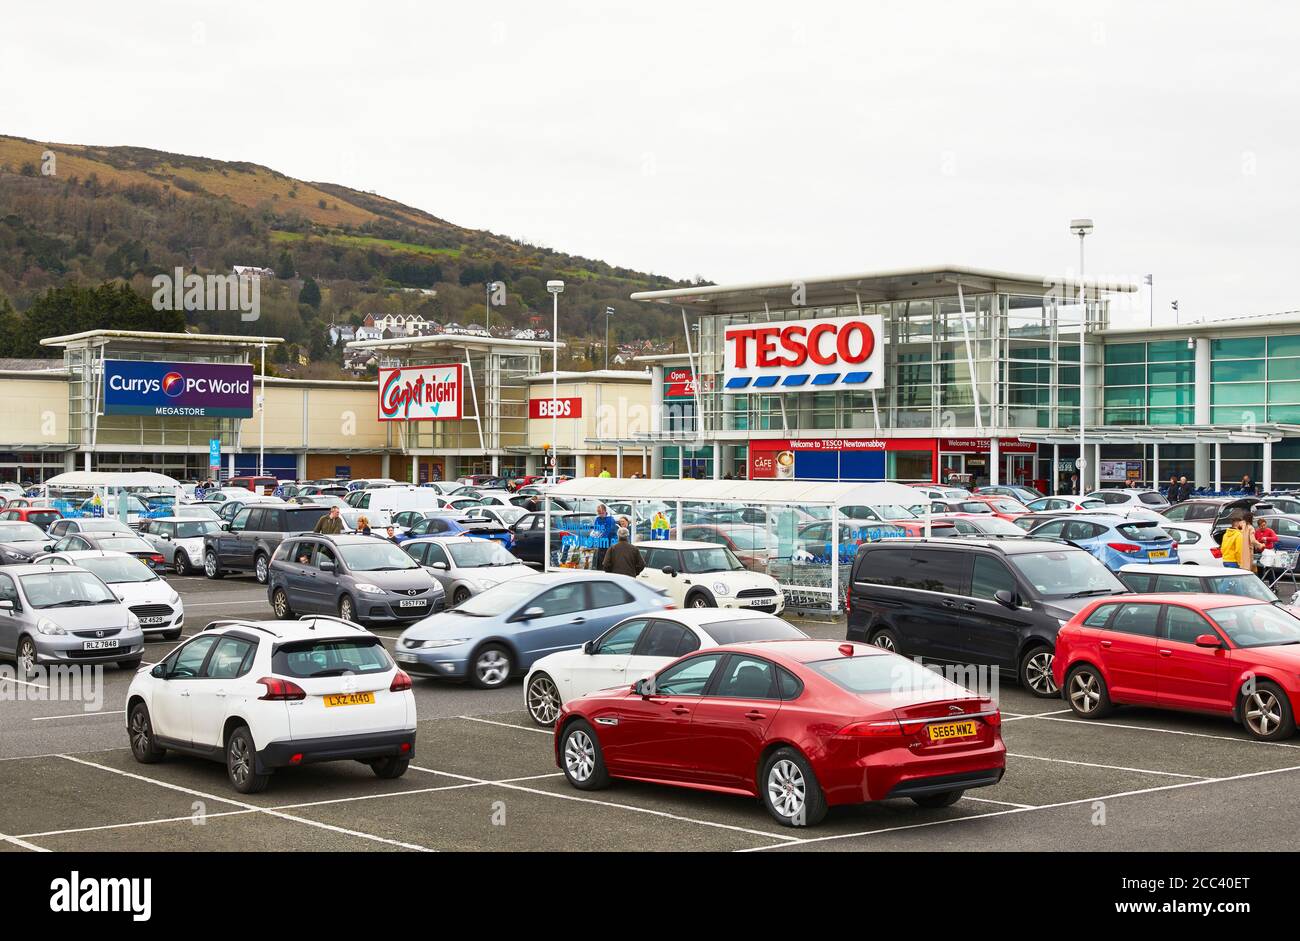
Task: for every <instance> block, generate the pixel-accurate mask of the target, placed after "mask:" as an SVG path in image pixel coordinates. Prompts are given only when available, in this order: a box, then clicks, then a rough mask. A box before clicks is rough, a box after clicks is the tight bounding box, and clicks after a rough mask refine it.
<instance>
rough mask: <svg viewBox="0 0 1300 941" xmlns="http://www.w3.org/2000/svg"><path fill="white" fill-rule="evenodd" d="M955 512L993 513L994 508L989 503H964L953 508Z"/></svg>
mask: <svg viewBox="0 0 1300 941" xmlns="http://www.w3.org/2000/svg"><path fill="white" fill-rule="evenodd" d="M952 509H953V512H956V513H992V512H993V507H991V506H989V505H988V504H987V503H975V502H963V503H957V504H955V505H954V506H953V508H952Z"/></svg>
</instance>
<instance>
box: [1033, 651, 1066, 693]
mask: <svg viewBox="0 0 1300 941" xmlns="http://www.w3.org/2000/svg"><path fill="white" fill-rule="evenodd" d="M1054 658H1055V654H1053V653H1052V651H1050V650H1047V649H1043V650H1039V651H1037V652H1036V653H1033V654H1030V656H1029V658H1028V659H1027V660H1026V661H1025V682H1027V683H1028V684H1029V688H1030V689H1032V690H1033V691H1034V692H1035V693H1037V694H1038V695H1039V696H1055V695H1056V693H1057V692H1058V689H1057V686H1056V680H1054V679H1052V660H1053V659H1054Z"/></svg>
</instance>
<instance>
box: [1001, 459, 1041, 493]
mask: <svg viewBox="0 0 1300 941" xmlns="http://www.w3.org/2000/svg"><path fill="white" fill-rule="evenodd" d="M1035 464H1036V459H1035V457H1034V455H1032V454H1008V455H1007V457H1006V477H1004V478H1003V481H1002V482H1003V483H1007V484H1020V485H1022V486H1025V487H1033V486H1036V485H1035V483H1034V479H1035Z"/></svg>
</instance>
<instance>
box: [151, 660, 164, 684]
mask: <svg viewBox="0 0 1300 941" xmlns="http://www.w3.org/2000/svg"><path fill="white" fill-rule="evenodd" d="M149 675H150V676H152V677H153V678H154V679H157V680H165V679H167V667H166V666H165V665H164V664H161V663H155V664H154V666H153V669H152V670H150V671H149Z"/></svg>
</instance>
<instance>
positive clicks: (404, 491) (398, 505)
mask: <svg viewBox="0 0 1300 941" xmlns="http://www.w3.org/2000/svg"><path fill="white" fill-rule="evenodd" d="M442 499H443V498H442V497H441V496H439V495H438V494H437V493H436V492H434V491H433V490H432V489H430V488H428V487H413V486H411V485H410V484H398V485H397V486H395V487H376V488H375V489H373V490H363V491H362V492H361V497H360V498H359V499H358V500H357V501H356V502H355V503H353V504H352V506H353V508H355V509H357V510H359V511H361V512H362V513H365V514H366V515H367V516H368V517H369V518H370V526H371V528H374V527H375V525H376V518H378V519H380V520H384V519H388V518H391V517H392V515H393V514H394V513H399V512H401V511H402V510H437V509H441V507H442V502H441V501H442ZM383 525H387V523H384V524H383Z"/></svg>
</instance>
